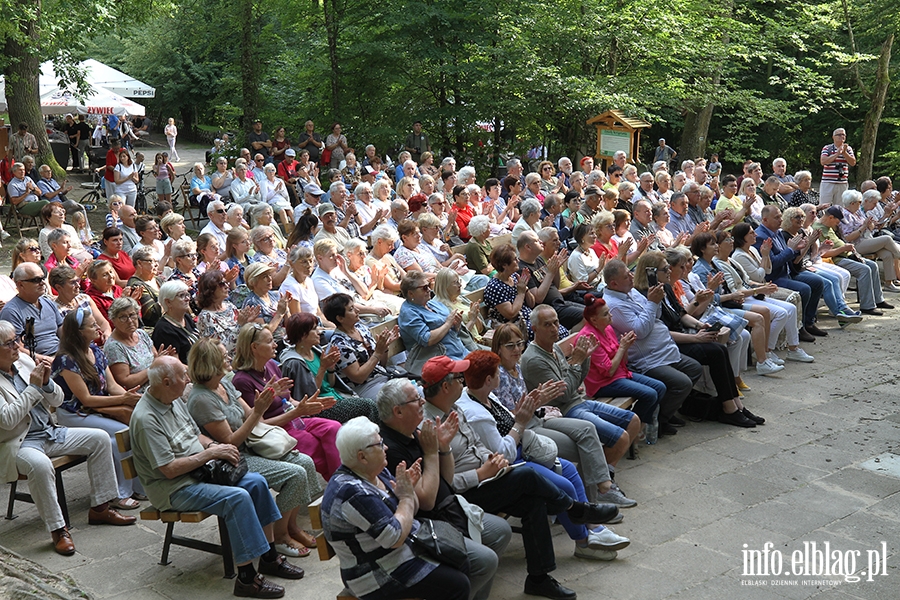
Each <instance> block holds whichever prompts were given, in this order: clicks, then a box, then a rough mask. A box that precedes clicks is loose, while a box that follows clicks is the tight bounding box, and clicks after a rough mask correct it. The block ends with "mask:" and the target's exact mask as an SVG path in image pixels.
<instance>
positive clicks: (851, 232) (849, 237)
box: [840, 190, 900, 292]
mask: <svg viewBox="0 0 900 600" xmlns="http://www.w3.org/2000/svg"><path fill="white" fill-rule="evenodd" d="M872 191H873V192H874V193H875V194H876V197H877V198H880V197H881V194H878V191H877V190H872ZM867 193H868V192H867ZM862 200H863V195H862V194H860V193H859V192H858V191H856V190H847V191H846V192H844V193H843V195H841V204H842V205H843V208H844V218H843V220H841V225H840V227H841V234H842V236H843V238H844V241H845V242H847V243H848V244H853V246H854V247H855V248H856V251H857V252H859V253H860V254H862V255H866V254H875V255H877V256H878V258H880V259H881V262H882V264H883V265H884V279H885V283H884V284H882V289H883V290H884V291H886V292H900V286H898V285H895V284H894V281H896V280H897V266H898V262H900V247H898V246H897V242H895V241H894V238H893V237H891V236H889V235H880V236H877V237H876V236H875V235H874V234H873V232H874V231H875V219H874V218H873V217H870V216H867V215H866V214H865V212H863V210H862ZM876 202H877V199H876Z"/></svg>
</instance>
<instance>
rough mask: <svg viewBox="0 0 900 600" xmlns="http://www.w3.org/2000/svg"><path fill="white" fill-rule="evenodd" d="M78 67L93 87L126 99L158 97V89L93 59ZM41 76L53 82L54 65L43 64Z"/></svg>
mask: <svg viewBox="0 0 900 600" xmlns="http://www.w3.org/2000/svg"><path fill="white" fill-rule="evenodd" d="M78 66H79V67H80V68H81V69H83V70H84V78H85V80H86V81H87V82H88V83H89V84H91V85H95V86H100V87H102V88H106V89H107V90H109V91H110V92H112V93H114V94H118V95H119V96H124V97H126V98H154V97H156V88H154V87H153V86H150V85H147V84H146V83H144V82H143V81H138V80H137V79H135V78H134V77H131V76H130V75H126V74H125V73H123V72H122V71H119V70H117V69H113V68H112V67H110V66H108V65H105V64H103V63H102V62H99V61H96V60H94V59H92V58H89V59H87V60H85V61H82V62H81V63H79V65H78ZM41 74H42V75H46V76H48V77H49V78H50V79H51V80H53V79H54V78H55V74H54V72H53V63H51V62H50V61H47V62H45V63H43V64H42V65H41ZM129 114H130V113H129Z"/></svg>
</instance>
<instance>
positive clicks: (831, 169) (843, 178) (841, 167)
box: [822, 144, 856, 183]
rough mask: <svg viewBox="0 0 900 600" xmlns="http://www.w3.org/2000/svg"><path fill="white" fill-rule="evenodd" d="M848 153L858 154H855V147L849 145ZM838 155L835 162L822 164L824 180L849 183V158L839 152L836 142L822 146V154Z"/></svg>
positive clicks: (851, 154)
mask: <svg viewBox="0 0 900 600" xmlns="http://www.w3.org/2000/svg"><path fill="white" fill-rule="evenodd" d="M847 154H849V155H850V156H854V157H855V156H856V155H855V154H853V148H851V147H850V146H847ZM834 155H837V157H836V158H835V159H834V162H833V163H831V164H828V165H822V181H827V182H830V183H847V169H848V165H847V159H846V157H844V155H843V154H840V153H839V152H838V149H837V146H835V145H834V144H828V145H827V146H825V147H824V148H822V156H826V157H827V156H834Z"/></svg>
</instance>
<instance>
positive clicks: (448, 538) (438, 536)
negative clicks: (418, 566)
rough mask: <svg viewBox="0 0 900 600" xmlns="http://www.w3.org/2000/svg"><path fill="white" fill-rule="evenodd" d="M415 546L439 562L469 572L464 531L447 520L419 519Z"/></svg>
mask: <svg viewBox="0 0 900 600" xmlns="http://www.w3.org/2000/svg"><path fill="white" fill-rule="evenodd" d="M410 537H411V538H412V542H413V547H414V548H417V549H419V550H420V551H421V552H423V553H424V554H427V555H428V556H429V557H431V558H433V559H435V560H436V561H438V562H441V563H444V564H445V565H448V566H451V567H453V568H454V569H456V570H458V571H462V572H463V573H466V574H468V573H469V555H468V554H467V553H466V540H465V538H464V537H463V534H462V532H460V530H459V529H457V528H456V527H454V526H453V525H452V524H450V523H448V522H447V521H434V520H432V519H421V520H419V529H418V531H416V533H415V534H414V535H412V536H410Z"/></svg>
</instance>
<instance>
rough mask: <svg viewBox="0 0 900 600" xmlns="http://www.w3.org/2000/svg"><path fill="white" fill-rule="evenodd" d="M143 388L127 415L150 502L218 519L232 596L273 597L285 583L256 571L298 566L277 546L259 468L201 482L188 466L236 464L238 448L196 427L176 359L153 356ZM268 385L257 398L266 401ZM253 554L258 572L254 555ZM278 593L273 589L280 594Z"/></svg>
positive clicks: (274, 513) (273, 514) (274, 512)
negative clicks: (224, 533)
mask: <svg viewBox="0 0 900 600" xmlns="http://www.w3.org/2000/svg"><path fill="white" fill-rule="evenodd" d="M147 376H148V378H149V380H150V387H148V388H147V391H146V392H144V395H143V396H141V399H140V400H139V401H138V403H137V405H136V406H135V407H134V413H132V415H131V424H130V425H129V429H130V430H131V440H132V447H133V456H134V467H135V469H136V470H137V474H138V477H139V478H140V480H141V483H143V484H144V489H145V490H146V491H147V495H148V496H150V501H151V502H153V506H155V507H156V508H158V509H160V510H169V509H174V510H179V511H203V512H209V513H212V514H214V515H218V516H220V517H222V518H223V519H225V524H226V527H227V528H228V533H229V537H230V538H231V550H232V552H233V553H234V562H235V563H236V564H237V567H238V576H237V579H236V580H235V582H234V594H235V596H248V597H252V598H280V597H281V596H283V595H284V588H283V587H281V586H280V585H276V584H274V583H271V582H269V581H268V580H267V579H266V578H265V577H263V575H274V576H276V577H283V578H285V579H300V578H301V577H303V569H301V568H299V567H296V566H294V565H292V564H290V563H289V562H287V561H286V560H285V558H284V556H282V555H280V554H278V553H277V551H276V550H275V543H274V541H273V540H274V532H273V529H272V523H274V522H275V521H277V520H278V519H280V518H281V512H280V511H279V510H278V507H277V506H276V505H275V501H274V500H273V499H272V494H270V493H269V484H268V483H266V480H265V479H264V478H263V477H262V475H260V474H259V473H253V472H250V473H247V474H246V475H244V477H243V478H242V479H241V480H240V481H239V482H238V483H237V485H235V486H227V485H216V484H213V483H201V482H199V481H198V480H197V479H195V478H194V477H193V475H192V472H193V471H194V470H195V469H197V468H198V467H201V466H203V465H204V464H206V462H207V461H210V460H213V459H222V460H225V461H228V462H230V463H232V464H237V462H238V460H239V458H240V452H239V451H238V449H237V448H236V447H234V446H233V445H231V444H219V443H217V442H215V441H213V440H210V439H209V438H207V437H205V436H203V435H201V434H200V430H199V429H198V428H197V425H196V423H194V421H193V419H191V416H190V414H189V413H188V410H187V405H186V404H185V403H184V402H182V401H181V400H180V398H181V396H182V395H183V394H184V389H185V387H187V384H188V382H189V381H190V379H189V378H188V374H187V367H185V366H184V365H183V364H181V362H179V361H178V359H177V358H175V357H172V356H160V357H159V358H157V359H155V360H154V361H153V363H152V364H151V365H150V367H149V369H148V372H147ZM271 390H272V388H271V387H270V388H268V390H266V391H264V392H262V393H261V394H260V396H259V397H258V398H257V402H265V403H270V402H271V401H272V394H271V393H268V392H271ZM256 557H260V560H259V572H257V571H256V569H254V568H253V562H252V561H253V559H254V558H256ZM279 593H280V595H279Z"/></svg>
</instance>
